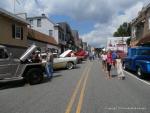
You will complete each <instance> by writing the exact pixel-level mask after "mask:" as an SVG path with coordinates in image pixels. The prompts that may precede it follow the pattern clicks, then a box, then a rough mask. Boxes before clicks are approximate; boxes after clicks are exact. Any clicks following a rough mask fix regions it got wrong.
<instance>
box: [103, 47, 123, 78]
mask: <svg viewBox="0 0 150 113" xmlns="http://www.w3.org/2000/svg"><path fill="white" fill-rule="evenodd" d="M101 59H102V68H103V70H104V71H105V72H106V73H107V78H108V79H111V78H112V73H111V71H112V69H113V70H117V76H118V79H125V75H124V73H123V69H122V60H121V57H120V55H118V54H117V53H116V51H111V50H108V51H103V52H102V54H101Z"/></svg>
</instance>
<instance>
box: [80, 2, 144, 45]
mask: <svg viewBox="0 0 150 113" xmlns="http://www.w3.org/2000/svg"><path fill="white" fill-rule="evenodd" d="M142 7H143V3H142V2H138V3H137V4H135V5H134V6H133V7H131V8H129V9H126V10H124V14H123V15H117V14H115V15H113V19H112V21H110V22H108V23H105V24H101V23H96V24H95V25H94V29H93V30H92V31H91V32H89V33H87V34H84V35H82V36H81V37H82V38H83V40H84V41H86V42H88V43H89V44H91V45H92V46H95V47H100V46H101V45H103V46H104V45H106V41H107V38H108V37H112V35H113V33H114V32H115V31H116V29H117V28H118V27H119V26H120V25H121V24H122V23H123V22H130V21H131V20H132V19H133V18H135V17H136V16H137V14H138V11H140V10H141V9H142Z"/></svg>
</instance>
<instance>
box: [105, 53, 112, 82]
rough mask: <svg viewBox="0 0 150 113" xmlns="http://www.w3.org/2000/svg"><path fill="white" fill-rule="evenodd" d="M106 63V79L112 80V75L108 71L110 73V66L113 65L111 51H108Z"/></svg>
mask: <svg viewBox="0 0 150 113" xmlns="http://www.w3.org/2000/svg"><path fill="white" fill-rule="evenodd" d="M106 62H107V72H108V79H111V78H112V75H111V74H110V71H111V66H112V64H113V60H112V52H111V50H108V53H107V60H106Z"/></svg>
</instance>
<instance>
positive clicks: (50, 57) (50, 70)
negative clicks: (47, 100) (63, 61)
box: [45, 50, 53, 79]
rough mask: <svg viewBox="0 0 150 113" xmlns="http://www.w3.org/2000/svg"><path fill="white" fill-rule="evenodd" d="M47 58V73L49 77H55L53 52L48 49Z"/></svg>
mask: <svg viewBox="0 0 150 113" xmlns="http://www.w3.org/2000/svg"><path fill="white" fill-rule="evenodd" d="M46 53H47V58H46V67H45V68H46V74H47V77H48V78H49V79H51V78H52V77H53V53H52V52H51V51H49V50H47V52H46Z"/></svg>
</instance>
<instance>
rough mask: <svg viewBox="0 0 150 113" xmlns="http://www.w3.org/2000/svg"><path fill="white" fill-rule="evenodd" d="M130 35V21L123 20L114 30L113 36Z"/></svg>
mask: <svg viewBox="0 0 150 113" xmlns="http://www.w3.org/2000/svg"><path fill="white" fill-rule="evenodd" d="M130 35H131V25H130V23H127V22H124V23H123V24H122V25H120V26H119V28H118V29H117V31H116V32H114V34H113V36H114V37H126V36H130Z"/></svg>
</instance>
